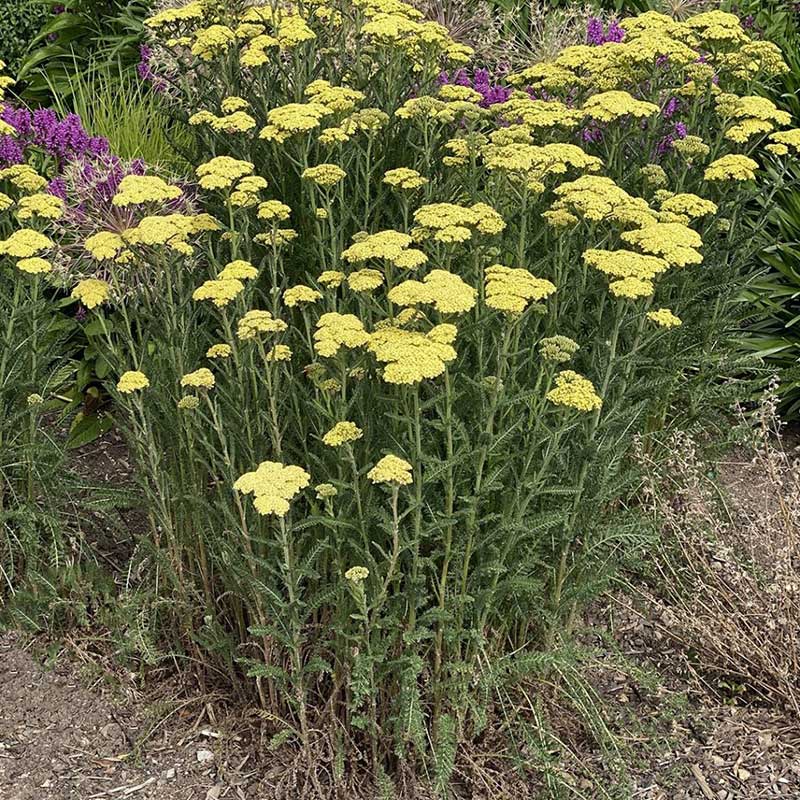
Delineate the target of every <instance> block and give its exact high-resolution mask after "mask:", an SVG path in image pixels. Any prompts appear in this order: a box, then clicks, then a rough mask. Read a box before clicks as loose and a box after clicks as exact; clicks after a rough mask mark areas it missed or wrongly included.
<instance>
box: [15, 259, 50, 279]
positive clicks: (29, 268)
mask: <svg viewBox="0 0 800 800" xmlns="http://www.w3.org/2000/svg"><path fill="white" fill-rule="evenodd" d="M16 267H17V269H18V270H21V271H22V272H27V273H28V274H29V275H40V274H41V273H43V272H50V271H51V270H52V269H53V265H52V264H51V263H50V262H49V261H48V260H47V259H45V258H39V257H38V256H33V257H32V258H21V259H20V260H19V261H17V263H16Z"/></svg>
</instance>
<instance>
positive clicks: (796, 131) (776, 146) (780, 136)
mask: <svg viewBox="0 0 800 800" xmlns="http://www.w3.org/2000/svg"><path fill="white" fill-rule="evenodd" d="M769 140H770V142H771V144H768V145H766V149H767V150H769V151H770V152H772V153H774V154H775V155H779V156H785V155H786V154H787V153H788V152H789V150H790V149H791V150H794V152H795V153H800V128H792V129H791V130H789V131H778V133H773V134H771V135H770V137H769Z"/></svg>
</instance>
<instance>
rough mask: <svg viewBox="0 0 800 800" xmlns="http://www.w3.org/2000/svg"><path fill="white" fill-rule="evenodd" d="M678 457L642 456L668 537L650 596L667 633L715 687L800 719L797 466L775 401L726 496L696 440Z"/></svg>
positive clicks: (731, 474) (724, 473) (682, 442)
mask: <svg viewBox="0 0 800 800" xmlns="http://www.w3.org/2000/svg"><path fill="white" fill-rule="evenodd" d="M669 448H670V449H671V451H672V455H671V457H670V458H669V459H668V460H667V462H666V463H663V462H661V463H659V458H658V457H656V456H654V455H653V454H645V453H641V452H640V453H639V457H640V458H641V459H642V461H643V464H644V466H645V467H646V473H647V474H648V476H649V477H648V480H647V486H646V496H647V499H648V501H649V504H650V507H651V510H652V512H653V513H654V514H656V515H658V518H660V519H661V520H662V522H663V528H664V548H665V552H664V553H663V557H661V558H658V559H655V562H656V563H655V566H654V569H655V572H656V574H657V577H658V580H657V583H658V591H657V592H654V594H658V598H656V597H653V596H649V597H648V601H649V602H651V603H653V604H654V607H655V608H656V610H657V612H660V613H658V616H659V617H660V619H661V620H662V621H663V623H662V624H663V630H662V632H663V633H664V634H665V635H666V636H668V637H670V638H671V639H672V640H673V641H674V642H675V643H676V644H678V645H680V646H681V648H682V650H683V652H684V655H685V660H686V665H687V668H688V669H689V671H690V672H691V673H693V674H694V676H695V678H696V679H697V680H698V681H701V682H702V683H703V684H705V685H706V687H708V688H711V689H713V690H714V691H715V692H717V693H718V694H720V693H721V694H725V695H728V696H729V698H732V699H733V698H736V699H738V700H742V701H750V702H757V703H763V704H768V705H771V706H775V705H777V706H780V707H784V708H786V709H788V710H790V711H792V712H793V713H794V714H798V715H800V540H799V539H798V531H800V461H798V459H797V457H796V455H793V454H792V453H791V452H790V451H789V449H788V445H787V442H786V437H785V432H784V431H783V429H782V426H781V424H780V421H779V419H778V417H777V413H776V399H775V396H774V394H770V395H769V396H768V397H767V398H766V400H765V401H764V402H763V404H762V406H761V408H760V409H759V411H758V416H757V425H756V426H755V428H754V429H753V430H752V442H751V446H750V448H749V449H748V451H746V452H745V456H744V457H743V458H742V460H740V461H739V462H737V463H730V462H729V463H727V464H723V465H722V466H721V478H722V480H721V481H720V483H721V484H722V487H721V486H720V483H718V482H717V480H716V479H715V478H711V477H709V474H708V464H707V463H705V462H704V461H703V460H702V459H701V458H700V456H699V455H698V448H697V446H696V444H695V442H693V441H692V440H691V439H690V438H688V437H686V436H678V437H676V438H675V439H674V440H673V441H672V442H671V443H670V444H669ZM725 484H727V486H725Z"/></svg>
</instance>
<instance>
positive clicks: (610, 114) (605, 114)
mask: <svg viewBox="0 0 800 800" xmlns="http://www.w3.org/2000/svg"><path fill="white" fill-rule="evenodd" d="M658 111H659V109H658V106H657V105H656V104H655V103H648V102H647V101H645V100H637V99H636V98H634V97H633V96H632V95H631V94H629V93H628V92H623V91H610V92H601V93H600V94H594V95H592V96H591V97H590V98H589V99H588V100H587V101H586V102H585V103H584V104H583V113H584V115H585V116H586V117H587V118H588V119H595V120H597V121H598V122H613V121H614V120H615V119H620V118H621V117H633V118H634V119H644V118H646V117H652V116H653V115H654V114H658Z"/></svg>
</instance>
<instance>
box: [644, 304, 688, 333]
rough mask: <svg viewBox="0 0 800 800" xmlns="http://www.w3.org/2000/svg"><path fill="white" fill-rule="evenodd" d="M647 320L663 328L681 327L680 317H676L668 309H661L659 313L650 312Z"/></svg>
mask: <svg viewBox="0 0 800 800" xmlns="http://www.w3.org/2000/svg"><path fill="white" fill-rule="evenodd" d="M647 318H648V319H649V320H651V321H652V322H655V323H656V325H658V326H660V327H661V328H677V327H678V325H681V324H682V323H681V319H680V317H676V316H675V314H673V313H672V312H671V311H670V310H669V309H668V308H659V309H658V310H657V311H648V312H647Z"/></svg>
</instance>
